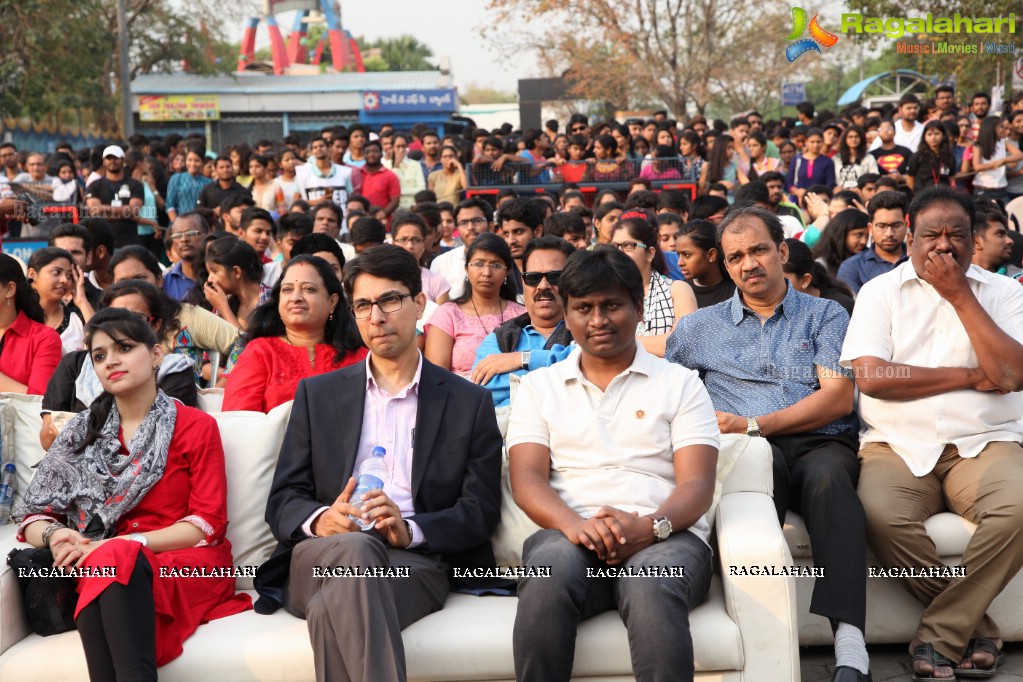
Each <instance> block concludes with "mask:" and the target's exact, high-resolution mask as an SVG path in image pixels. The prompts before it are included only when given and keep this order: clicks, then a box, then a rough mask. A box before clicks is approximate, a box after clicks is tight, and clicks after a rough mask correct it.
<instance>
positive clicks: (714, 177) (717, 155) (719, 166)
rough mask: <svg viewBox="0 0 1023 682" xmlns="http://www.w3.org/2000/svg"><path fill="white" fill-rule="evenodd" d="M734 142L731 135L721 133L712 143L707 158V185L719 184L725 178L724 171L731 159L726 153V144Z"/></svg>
mask: <svg viewBox="0 0 1023 682" xmlns="http://www.w3.org/2000/svg"><path fill="white" fill-rule="evenodd" d="M730 142H734V140H733V139H732V136H731V135H725V134H724V133H722V134H721V135H719V136H718V139H717V140H715V141H714V148H713V149H711V150H710V154H709V158H708V159H707V164H708V167H707V184H708V185H709V184H712V183H715V182H719V181H720V180H722V179H723V178H724V176H725V169H726V168H727V167H728V164H730V163H731V162H732V157H731V155H730V154H729V153H728V144H729V143H730Z"/></svg>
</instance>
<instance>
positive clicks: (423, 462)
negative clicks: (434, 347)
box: [412, 358, 448, 500]
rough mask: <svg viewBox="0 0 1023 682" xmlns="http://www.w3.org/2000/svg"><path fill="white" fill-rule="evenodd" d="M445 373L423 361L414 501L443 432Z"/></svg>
mask: <svg viewBox="0 0 1023 682" xmlns="http://www.w3.org/2000/svg"><path fill="white" fill-rule="evenodd" d="M445 381H446V379H445V378H444V373H443V372H441V371H440V370H439V369H438V368H437V367H435V366H434V365H432V364H431V363H429V362H427V361H426V359H425V358H424V359H423V372H422V374H421V375H420V377H419V407H418V409H417V410H416V437H415V441H414V442H413V444H412V446H413V448H414V449H413V453H412V499H413V500H415V499H416V498H417V497H418V496H419V486H420V485H422V483H423V477H424V476H425V475H426V467H427V465H428V464H429V463H430V458H431V457H433V444H434V443H435V442H436V440H437V433H438V432H439V431H440V429H441V423H442V422H443V418H444V404H445V403H446V402H447V397H448V390H447V386H445V385H444V384H445Z"/></svg>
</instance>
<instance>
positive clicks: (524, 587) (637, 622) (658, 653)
mask: <svg viewBox="0 0 1023 682" xmlns="http://www.w3.org/2000/svg"><path fill="white" fill-rule="evenodd" d="M712 560H713V559H712V554H711V551H710V547H708V546H707V544H706V543H705V542H703V541H702V540H700V539H699V538H698V537H696V536H695V535H693V534H692V533H691V532H689V531H685V532H682V533H676V534H675V535H672V536H671V537H670V538H668V539H667V540H665V541H664V542H659V543H657V544H654V545H650V546H649V547H647V548H646V549H644V550H642V551H640V552H639V553H637V554H635V555H633V557H632V558H631V559H629V561H628V562H627V564H626V565H627V566H630V567H640V566H650V567H654V566H657V567H660V566H665V567H667V566H685V576H684V577H668V578H662V577H656V578H655V577H631V578H624V577H616V578H606V577H587V571H586V569H587V568H592V569H600V568H603V569H606V568H607V567H608V566H607V564H606V563H605V562H603V561H601V560H600V559H598V558H597V555H596V554H594V553H593V552H591V551H590V550H588V549H586V548H585V547H582V546H580V545H576V544H573V543H572V542H571V541H570V540H569V539H568V538H566V537H565V536H564V534H563V533H561V531H557V530H541V531H539V532H537V533H534V534H533V535H532V536H530V538H529V539H528V540H526V542H525V545H524V546H523V563H524V564H526V565H527V566H549V567H550V568H551V571H550V573H551V577H549V578H523V579H522V580H521V581H520V582H519V589H518V595H519V605H518V611H517V613H516V615H515V631H514V635H513V650H514V657H515V678H516V679H517V680H521V681H523V682H560V681H565V682H567V681H568V680H569V679H571V677H572V664H573V662H574V659H575V639H576V629H577V627H578V624H579V621H581V620H584V619H586V618H590V617H592V616H595V615H597V614H598V613H602V612H604V611H608V610H610V609H615V608H617V609H618V612H619V613H620V614H621V618H622V621H623V622H624V623H625V626H626V627H627V628H628V630H629V651H630V652H631V654H632V671H633V674H634V675H635V676H636V680H637V681H638V682H651V681H655V680H656V681H658V682H662V681H667V680H672V681H675V680H678V681H685V680H692V679H693V674H694V670H693V641H692V637H691V635H690V633H689V611H690V609H691V608H694V607H695V606H697V605H698V604H699V603H700V602H701V601H702V600H703V598H704V597H705V596H706V594H707V589H708V587H710V579H711V573H712V572H713V568H712Z"/></svg>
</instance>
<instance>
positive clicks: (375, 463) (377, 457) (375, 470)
mask: <svg viewBox="0 0 1023 682" xmlns="http://www.w3.org/2000/svg"><path fill="white" fill-rule="evenodd" d="M386 456H387V450H385V449H384V448H382V447H380V446H379V445H378V446H376V447H375V448H373V452H372V454H370V456H369V459H367V460H366V461H365V462H363V463H362V467H361V468H360V469H359V478H358V480H357V481H356V483H355V492H354V493H352V499H351V500H350V502H349V504H351V505H352V506H353V507H357V508H359V509H362V505H363V502H364V500H363V499H362V496H363V495H365V494H366V493H368V492H369V491H370V490H379V489H380V488H383V487H384V479H385V478H387V462H386V461H385V459H384V457H386ZM349 518H350V519H351V520H352V521H355V522H356V523H357V524H359V528H361V529H363V530H371V529H372V528H373V527H374V526H376V525H377V524H376V521H373V522H372V523H370V522H368V521H366V520H364V519H362V518H360V517H358V516H350V517H349Z"/></svg>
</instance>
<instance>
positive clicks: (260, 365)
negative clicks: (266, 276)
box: [223, 255, 367, 412]
mask: <svg viewBox="0 0 1023 682" xmlns="http://www.w3.org/2000/svg"><path fill="white" fill-rule="evenodd" d="M248 337H249V339H250V340H249V343H248V345H247V346H246V347H245V350H244V351H242V354H241V356H240V357H239V358H238V362H237V363H236V364H235V366H234V370H233V371H232V372H231V375H230V376H229V377H228V379H227V387H226V389H225V390H224V404H223V410H224V411H225V412H228V411H232V410H252V411H255V412H269V411H270V410H272V409H273V408H275V407H277V406H278V405H280V404H282V403H286V402H288V401H289V400H294V399H295V391H296V390H297V389H298V382H299V381H301V380H302V379H305V378H306V377H311V376H315V375H317V374H323V373H325V372H330V371H333V370H335V369H340V368H342V367H345V366H347V365H351V364H354V363H356V362H359V361H361V360H363V359H364V358H365V357H366V353H367V350H366V348H365V347H364V346H363V345H362V339H361V338H360V336H359V331H358V328H357V327H356V326H355V321H354V320H353V319H352V317H351V314H350V313H349V310H348V305H347V303H346V302H345V294H344V290H343V289H342V287H341V282H339V281H338V279H337V275H335V274H334V271H333V270H332V269H331V267H330V266H329V265H328V264H327V262H326V261H325V260H323V259H321V258H317V257H316V256H306V255H302V256H295V257H294V258H292V259H291V260H290V261H288V264H287V265H285V266H284V270H283V271H282V272H281V278H280V279H279V280H278V281H277V285H276V286H275V287H274V290H273V294H272V295H271V296H270V300H268V301H267V302H266V303H264V304H263V305H261V306H259V308H257V309H256V310H255V311H254V312H253V313H252V317H251V319H250V321H249V333H248Z"/></svg>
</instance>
